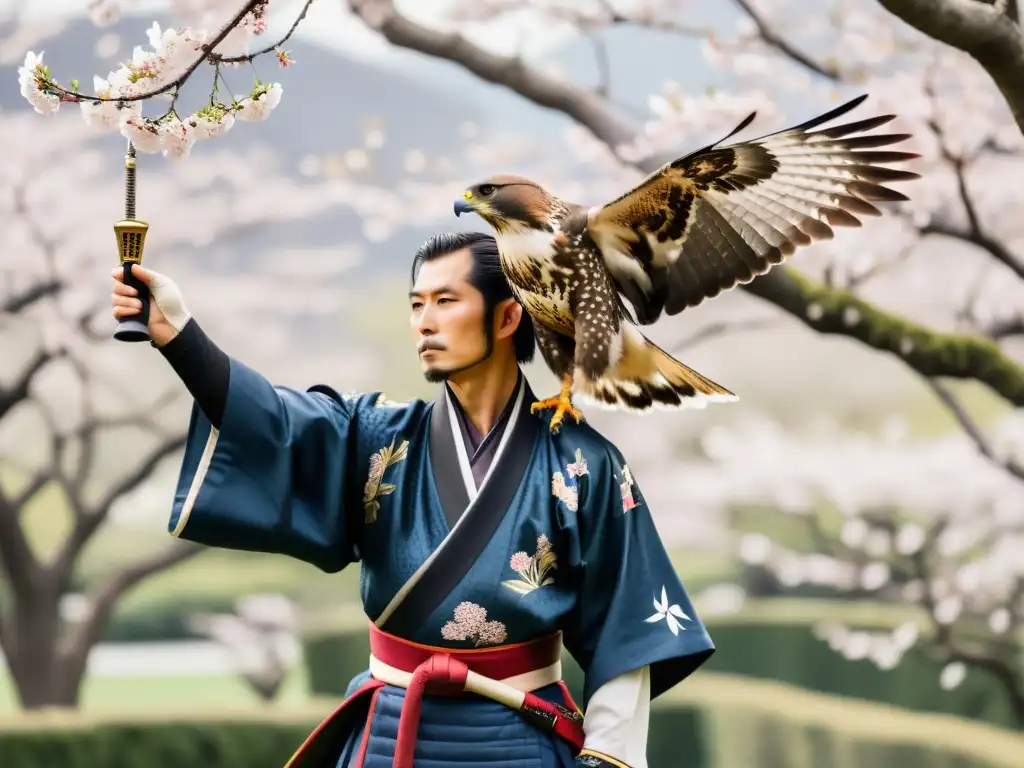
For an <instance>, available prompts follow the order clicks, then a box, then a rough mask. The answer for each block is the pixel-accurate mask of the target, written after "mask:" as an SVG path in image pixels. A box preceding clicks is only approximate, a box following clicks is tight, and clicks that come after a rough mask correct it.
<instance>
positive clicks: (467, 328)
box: [409, 248, 489, 381]
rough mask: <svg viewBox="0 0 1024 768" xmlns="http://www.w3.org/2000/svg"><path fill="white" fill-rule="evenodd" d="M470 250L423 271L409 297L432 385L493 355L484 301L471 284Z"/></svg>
mask: <svg viewBox="0 0 1024 768" xmlns="http://www.w3.org/2000/svg"><path fill="white" fill-rule="evenodd" d="M472 267H473V256H472V254H471V253H470V251H469V249H468V248H464V249H462V250H460V251H455V252H454V253H450V254H448V255H446V256H441V257H439V258H436V259H433V260H431V261H426V262H424V263H423V264H422V265H420V271H419V274H418V275H417V276H416V284H415V285H414V286H413V288H412V291H411V292H410V293H409V306H410V309H411V310H412V312H411V314H410V318H409V322H410V324H411V326H412V330H413V333H414V335H415V338H416V345H417V347H416V351H417V352H418V353H419V356H420V364H421V365H422V366H423V375H424V376H426V378H427V381H444V380H445V379H447V378H449V377H450V376H451V375H452V374H454V373H458V372H460V371H464V370H466V369H467V368H471V367H473V366H474V365H476V364H477V363H480V362H482V361H483V360H484V359H486V357H487V355H488V352H489V350H488V347H487V335H486V332H485V325H484V297H483V294H481V293H480V291H478V290H477V289H476V288H474V287H473V285H471V284H470V282H469V279H468V278H469V274H470V271H471V270H472Z"/></svg>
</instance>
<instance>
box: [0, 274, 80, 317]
mask: <svg viewBox="0 0 1024 768" xmlns="http://www.w3.org/2000/svg"><path fill="white" fill-rule="evenodd" d="M64 287H65V286H64V282H63V281H61V280H57V279H56V278H51V279H48V280H43V281H41V282H38V283H35V284H34V285H32V286H29V287H28V288H26V289H25V290H24V291H21V292H20V293H16V294H14V295H13V296H8V297H7V298H6V299H4V300H3V301H0V314H10V315H14V314H17V313H18V312H21V311H23V310H26V309H28V308H29V307H31V306H32V305H33V304H35V303H36V302H38V301H42V300H43V299H45V298H48V297H50V296H53V295H55V294H58V293H60V292H61V291H62V290H63V289H64Z"/></svg>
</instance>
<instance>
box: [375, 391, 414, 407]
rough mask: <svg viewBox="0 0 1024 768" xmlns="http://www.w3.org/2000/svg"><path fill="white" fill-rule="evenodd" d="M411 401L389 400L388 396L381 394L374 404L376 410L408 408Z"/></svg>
mask: <svg viewBox="0 0 1024 768" xmlns="http://www.w3.org/2000/svg"><path fill="white" fill-rule="evenodd" d="M408 406H409V401H408V400H405V401H399V400H389V399H388V396H387V395H386V394H384V393H383V392H381V393H380V394H379V395H377V399H376V400H375V401H374V403H373V407H374V408H407V407H408Z"/></svg>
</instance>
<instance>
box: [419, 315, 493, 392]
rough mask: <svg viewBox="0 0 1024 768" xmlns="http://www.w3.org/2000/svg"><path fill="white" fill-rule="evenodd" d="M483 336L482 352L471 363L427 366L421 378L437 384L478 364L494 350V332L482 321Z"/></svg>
mask: <svg viewBox="0 0 1024 768" xmlns="http://www.w3.org/2000/svg"><path fill="white" fill-rule="evenodd" d="M484 336H485V337H486V339H487V346H486V347H485V348H484V353H483V354H482V355H481V356H480V357H478V358H477V359H476V360H474V361H473V362H471V363H466V365H460V366H459V367H458V368H427V369H426V370H425V371H423V378H425V379H426V380H427V381H429V382H430V383H431V384H438V383H440V382H442V381H448V379H450V378H451V377H452V376H456V375H458V374H460V373H462V372H463V371H468V370H469V369H470V368H473V367H474V366H477V365H480V363H482V362H484V361H485V360H487V358H489V357H490V356H491V353H492V352H493V351H494V333H493V332H492V329H491V327H490V325H488V324H487V323H484Z"/></svg>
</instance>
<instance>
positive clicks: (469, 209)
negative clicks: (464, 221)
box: [455, 192, 476, 216]
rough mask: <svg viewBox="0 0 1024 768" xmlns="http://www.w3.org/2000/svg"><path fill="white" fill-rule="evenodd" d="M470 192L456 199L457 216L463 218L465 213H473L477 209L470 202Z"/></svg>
mask: <svg viewBox="0 0 1024 768" xmlns="http://www.w3.org/2000/svg"><path fill="white" fill-rule="evenodd" d="M467 195H469V192H467V193H466V194H465V195H463V196H462V197H457V198H455V215H456V216H461V215H462V214H464V213H473V212H474V211H475V210H476V209H475V208H474V207H473V206H472V204H470V202H469V197H467Z"/></svg>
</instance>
